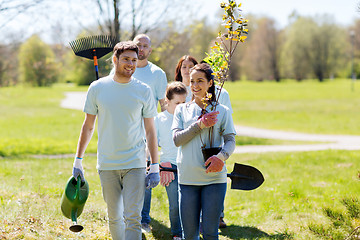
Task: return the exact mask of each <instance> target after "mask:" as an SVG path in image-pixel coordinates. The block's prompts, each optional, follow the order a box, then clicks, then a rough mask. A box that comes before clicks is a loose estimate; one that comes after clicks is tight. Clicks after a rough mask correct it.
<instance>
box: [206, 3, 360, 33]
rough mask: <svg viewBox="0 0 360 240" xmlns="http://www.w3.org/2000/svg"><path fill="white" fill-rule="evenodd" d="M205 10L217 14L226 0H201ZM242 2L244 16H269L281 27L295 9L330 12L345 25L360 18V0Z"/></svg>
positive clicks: (314, 13) (301, 12) (305, 12)
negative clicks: (359, 6) (359, 8)
mask: <svg viewBox="0 0 360 240" xmlns="http://www.w3.org/2000/svg"><path fill="white" fill-rule="evenodd" d="M201 1H202V2H203V6H205V7H204V10H205V12H211V13H212V14H215V13H216V11H217V9H219V4H220V3H221V2H222V1H226V0H201ZM237 3H242V6H241V9H242V11H243V16H244V17H245V18H246V14H249V13H251V14H254V15H257V16H267V17H271V18H273V19H275V20H276V22H277V24H278V25H279V27H280V28H283V27H285V26H287V25H288V23H289V20H288V17H289V15H290V14H291V13H292V12H293V11H294V10H295V11H296V12H297V13H298V15H300V16H310V17H315V16H317V15H323V14H329V15H331V16H332V17H334V22H335V23H337V24H341V25H344V26H348V25H351V24H352V23H353V21H354V19H359V18H360V12H358V11H357V10H358V5H359V4H360V0H240V1H238V0H237Z"/></svg>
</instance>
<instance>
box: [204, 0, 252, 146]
mask: <svg viewBox="0 0 360 240" xmlns="http://www.w3.org/2000/svg"><path fill="white" fill-rule="evenodd" d="M220 7H221V8H222V9H224V14H223V17H222V20H223V24H222V25H224V27H225V33H222V32H221V31H219V33H218V37H217V40H216V41H215V43H214V46H212V47H211V51H210V53H206V55H207V57H206V58H205V59H204V61H205V62H207V63H208V64H210V66H211V68H212V70H213V71H214V72H213V75H214V79H215V81H217V82H218V84H219V85H220V88H219V91H218V93H217V94H216V96H215V106H214V109H212V110H214V111H215V110H216V106H217V105H218V102H219V97H220V94H221V90H222V88H223V86H224V83H225V81H226V80H227V78H228V77H229V69H230V64H231V58H232V56H233V55H234V53H235V50H236V48H237V46H238V44H239V43H240V42H242V43H243V42H245V39H246V38H247V36H244V34H245V35H247V34H248V29H247V22H248V20H247V19H244V18H243V17H242V16H241V9H240V7H241V3H240V4H237V3H236V1H235V0H228V3H225V2H222V3H221V4H220ZM209 140H210V147H212V142H213V127H211V128H210V129H209Z"/></svg>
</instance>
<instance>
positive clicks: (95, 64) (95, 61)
mask: <svg viewBox="0 0 360 240" xmlns="http://www.w3.org/2000/svg"><path fill="white" fill-rule="evenodd" d="M93 56H94V67H95V74H96V80H98V79H99V65H98V60H97V56H96V50H95V49H93Z"/></svg>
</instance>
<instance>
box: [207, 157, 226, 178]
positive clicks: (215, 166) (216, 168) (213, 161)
mask: <svg viewBox="0 0 360 240" xmlns="http://www.w3.org/2000/svg"><path fill="white" fill-rule="evenodd" d="M224 160H225V157H224V155H223V154H222V153H221V152H220V153H219V154H217V155H214V156H211V157H209V158H208V159H207V160H206V162H205V166H208V165H209V166H208V167H207V169H206V173H209V172H220V171H221V170H222V169H223V167H224V165H225V162H224Z"/></svg>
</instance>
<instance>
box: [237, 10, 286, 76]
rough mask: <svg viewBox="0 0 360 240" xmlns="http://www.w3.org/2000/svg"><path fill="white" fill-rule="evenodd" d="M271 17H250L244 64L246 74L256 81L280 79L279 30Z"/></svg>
mask: <svg viewBox="0 0 360 240" xmlns="http://www.w3.org/2000/svg"><path fill="white" fill-rule="evenodd" d="M274 24H275V23H274V21H273V20H272V19H269V18H260V19H256V18H255V17H252V16H250V17H249V25H250V26H249V39H248V40H247V47H246V50H245V56H244V58H243V65H244V68H245V72H246V76H247V77H248V78H250V79H253V80H256V81H263V80H265V79H276V80H280V73H279V59H280V42H279V32H278V30H276V28H275V26H274Z"/></svg>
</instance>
